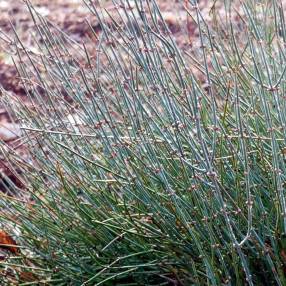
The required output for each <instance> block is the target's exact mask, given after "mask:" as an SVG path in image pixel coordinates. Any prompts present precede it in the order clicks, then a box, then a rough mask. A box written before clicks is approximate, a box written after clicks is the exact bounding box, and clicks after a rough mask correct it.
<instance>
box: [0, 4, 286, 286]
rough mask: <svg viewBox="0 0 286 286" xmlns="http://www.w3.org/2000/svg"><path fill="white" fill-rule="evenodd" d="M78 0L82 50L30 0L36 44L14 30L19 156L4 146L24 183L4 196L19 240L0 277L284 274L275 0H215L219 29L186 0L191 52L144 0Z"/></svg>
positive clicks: (278, 279)
mask: <svg viewBox="0 0 286 286" xmlns="http://www.w3.org/2000/svg"><path fill="white" fill-rule="evenodd" d="M84 2H85V4H86V5H87V6H88V7H89V9H90V13H92V14H94V15H95V16H96V18H97V19H98V21H99V23H100V28H101V32H100V33H98V32H96V31H94V29H93V27H92V25H90V29H91V31H92V33H93V36H94V39H93V40H94V42H95V45H96V46H95V47H94V51H89V50H88V49H87V48H86V46H85V44H78V43H75V42H74V41H73V40H72V39H70V38H69V37H68V36H67V35H65V34H63V33H59V31H55V30H54V29H52V27H51V25H50V24H49V23H48V22H47V21H46V20H45V19H44V18H42V17H41V16H40V15H38V14H37V12H36V11H35V10H34V9H33V6H32V5H31V4H30V3H29V2H28V1H27V7H28V8H29V9H30V12H31V16H32V17H33V20H34V21H35V24H36V29H37V33H38V36H39V37H38V38H37V37H36V38H35V41H37V43H38V49H39V51H38V53H35V52H31V51H29V49H28V48H27V47H25V45H24V44H23V43H22V42H21V39H20V37H19V36H18V35H17V34H15V41H14V42H13V43H11V45H13V47H14V49H15V52H16V55H17V58H16V57H15V59H14V60H15V63H16V66H17V69H18V72H19V74H20V76H21V78H22V84H23V86H24V87H25V89H26V92H27V96H28V99H29V100H27V101H26V102H25V103H23V102H21V101H19V100H17V99H15V98H11V97H9V96H8V95H7V96H5V91H3V96H2V102H3V103H5V104H6V106H7V108H8V109H9V110H11V113H12V116H13V118H16V120H18V122H20V124H21V126H22V128H21V129H22V132H23V137H22V138H21V144H24V145H25V148H26V149H27V150H28V151H27V152H28V155H27V156H25V158H21V157H20V156H19V155H18V154H17V152H16V151H15V150H12V149H11V148H9V146H6V145H4V144H2V145H1V151H2V153H3V154H4V155H5V156H6V157H7V158H9V161H10V162H11V165H13V166H15V167H14V168H15V169H17V171H19V170H20V171H21V180H22V181H23V185H25V189H24V190H21V193H20V194H19V196H14V197H8V196H5V195H3V196H0V205H1V206H2V207H3V209H5V211H3V214H1V220H0V225H1V227H2V226H3V227H4V228H5V229H6V230H7V231H10V232H11V230H12V229H15V228H17V229H18V230H19V231H18V234H17V237H16V238H15V239H16V240H17V243H18V244H19V246H20V249H21V254H20V255H19V256H15V257H9V258H7V259H6V260H5V262H3V263H2V262H1V265H2V266H3V273H4V272H5V273H8V272H9V271H10V272H11V273H12V274H11V277H12V278H11V277H10V278H9V275H7V277H6V278H5V279H7V280H6V281H9V279H12V280H13V279H14V280H13V281H17V280H18V281H20V280H21V275H20V274H21V273H22V269H26V270H27V271H32V272H33V275H34V277H35V281H38V282H39V281H42V282H43V281H44V282H46V283H49V284H55V285H67V284H71V285H245V283H248V284H249V285H264V283H265V281H267V283H268V284H267V285H285V283H286V277H285V267H286V254H285V251H286V250H285V243H286V240H285V235H286V215H285V214H286V200H285V181H286V180H285V179H286V170H285V143H286V133H285V126H286V111H285V110H286V103H285V89H286V80H285V74H286V73H285V72H286V53H285V51H284V46H285V39H286V34H285V33H286V29H285V23H284V16H283V8H282V4H281V3H280V1H266V0H265V1H260V2H259V3H256V2H257V1H251V0H248V1H243V2H242V4H241V5H242V6H241V11H237V10H236V9H232V3H231V2H232V1H224V2H225V3H224V5H225V6H224V9H225V19H223V20H221V23H220V22H218V23H217V25H216V26H215V27H211V26H209V25H208V23H207V22H206V21H205V19H204V17H203V16H202V14H201V13H200V10H199V7H198V5H197V3H196V1H190V3H189V4H190V5H188V6H187V7H186V13H187V14H188V15H189V16H190V17H191V19H192V21H194V23H195V24H196V25H197V27H198V31H199V33H198V34H199V39H198V40H199V42H200V45H199V48H197V49H192V50H187V51H185V50H183V49H181V48H179V47H178V45H177V43H176V41H175V39H174V38H173V36H172V34H171V32H170V30H169V27H168V26H167V25H166V23H165V22H164V18H163V16H162V13H161V12H160V9H159V8H158V5H157V3H156V1H155V0H152V1H144V0H137V1H134V2H132V1H129V0H126V1H123V0H119V1H114V2H116V3H115V4H116V5H115V8H116V9H115V14H111V13H109V12H108V11H106V10H103V9H101V8H100V6H98V5H95V3H94V1H89V0H84ZM213 13H216V11H213ZM235 18H239V19H240V20H239V22H238V23H237V22H235V21H234V19H235ZM268 18H271V19H274V20H273V21H263V19H268ZM241 29H243V31H241ZM241 32H243V35H241ZM10 187H11V188H13V187H14V188H16V186H13V184H11V186H10ZM2 266H1V267H2ZM10 272H9V273H10ZM136 283H137V284H136ZM265 285H266V284H265Z"/></svg>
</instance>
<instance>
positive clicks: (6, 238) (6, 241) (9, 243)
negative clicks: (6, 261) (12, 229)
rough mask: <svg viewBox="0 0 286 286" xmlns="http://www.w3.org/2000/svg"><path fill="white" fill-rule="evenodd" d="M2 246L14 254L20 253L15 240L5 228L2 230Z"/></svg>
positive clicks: (0, 234) (0, 232) (0, 235)
mask: <svg viewBox="0 0 286 286" xmlns="http://www.w3.org/2000/svg"><path fill="white" fill-rule="evenodd" d="M0 248H2V249H7V250H9V251H10V252H12V253H14V254H17V253H19V248H18V247H17V244H16V242H15V240H14V239H13V238H12V237H11V236H10V235H9V234H8V233H7V232H5V231H4V230H0Z"/></svg>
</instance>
